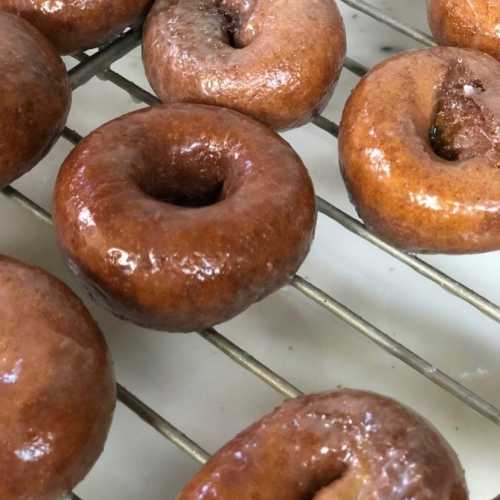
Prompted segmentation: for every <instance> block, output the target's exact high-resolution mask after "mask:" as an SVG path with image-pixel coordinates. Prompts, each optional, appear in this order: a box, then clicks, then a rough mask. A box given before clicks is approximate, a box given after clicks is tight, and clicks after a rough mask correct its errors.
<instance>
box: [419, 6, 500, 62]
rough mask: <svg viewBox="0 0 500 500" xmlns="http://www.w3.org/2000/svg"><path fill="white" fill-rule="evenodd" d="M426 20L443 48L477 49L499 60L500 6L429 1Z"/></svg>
mask: <svg viewBox="0 0 500 500" xmlns="http://www.w3.org/2000/svg"><path fill="white" fill-rule="evenodd" d="M427 16H428V19H429V25H430V27H431V31H432V34H433V35H434V38H435V39H436V41H437V42H438V43H439V44H440V45H452V46H456V47H463V48H471V49H478V50H481V51H483V52H486V53H487V54H490V55H492V56H493V57H495V58H497V59H499V60H500V3H499V2H496V1H495V2H491V1H490V0H474V1H472V2H471V1H470V0H427Z"/></svg>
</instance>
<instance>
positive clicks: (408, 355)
mask: <svg viewBox="0 0 500 500" xmlns="http://www.w3.org/2000/svg"><path fill="white" fill-rule="evenodd" d="M342 1H343V2H344V3H346V4H347V5H349V6H351V7H352V8H354V9H357V10H359V11H361V12H364V13H365V14H367V15H369V16H371V17H373V18H374V19H376V20H378V21H380V22H382V23H384V24H386V25H388V26H390V27H392V28H394V29H395V30H397V31H399V32H401V33H403V34H405V35H407V36H409V37H411V38H413V39H414V40H416V41H418V42H420V43H423V44H425V45H428V46H432V45H434V42H433V41H432V39H431V38H430V37H429V36H428V35H426V34H425V33H423V32H421V31H419V30H416V29H414V28H411V27H410V26H408V25H406V24H405V23H403V22H401V21H398V20H396V19H394V18H392V17H390V16H388V15H387V14H385V13H384V12H382V11H381V10H379V9H378V8H376V7H374V6H372V5H370V4H369V3H367V2H365V1H363V0H342ZM140 41H141V27H137V28H134V29H131V30H130V31H128V32H127V33H126V34H124V35H122V36H121V37H120V38H118V39H117V40H116V41H114V42H113V43H111V44H110V45H109V46H107V47H105V48H103V49H102V50H100V51H98V52H97V53H96V54H94V55H92V56H87V55H85V54H80V55H78V56H75V57H77V59H78V60H79V61H80V63H79V64H78V65H77V66H76V67H74V68H73V69H72V70H70V71H69V76H70V80H71V84H72V87H73V89H76V88H78V87H79V86H81V85H83V84H85V83H86V82H88V81H89V80H90V79H91V78H92V77H94V76H99V77H100V78H103V79H106V80H109V81H110V82H112V83H114V84H115V85H117V86H118V87H120V88H121V89H123V90H124V91H126V92H128V93H129V94H130V95H131V96H132V97H133V98H134V99H138V100H140V101H142V102H144V103H146V104H148V105H154V104H158V103H159V102H160V101H159V99H158V98H157V97H156V96H154V95H153V94H151V93H150V92H148V91H146V90H145V89H142V88H141V87H139V86H138V85H136V84H135V83H133V82H131V81H130V80H128V79H126V78H124V77H123V76H122V75H120V74H118V73H116V72H114V71H113V70H111V69H110V68H109V67H110V65H111V64H112V63H113V62H115V61H116V60H118V59H120V58H121V57H123V56H124V55H125V54H127V53H128V52H130V51H131V50H132V49H133V48H135V47H137V46H138V45H139V44H140ZM345 67H346V68H348V69H349V70H350V71H352V72H353V73H355V74H357V75H358V76H363V75H364V74H365V73H366V72H367V70H368V69H367V68H366V67H365V66H363V65H362V64H360V63H358V62H356V61H354V60H352V59H349V58H347V59H346V62H345ZM313 123H314V124H315V125H317V126H318V127H320V128H321V129H322V130H324V131H326V132H328V133H330V134H332V135H333V136H335V137H336V136H337V135H338V125H337V124H336V123H334V122H332V121H330V120H328V119H327V118H325V117H323V116H316V117H315V118H314V119H313ZM63 136H64V137H65V138H66V139H67V140H69V141H70V142H71V143H73V144H77V143H78V142H79V141H80V140H81V136H80V135H79V134H78V133H77V132H75V131H73V130H71V129H69V128H66V129H65V130H64V132H63ZM2 193H3V194H4V195H5V196H6V197H8V198H10V199H12V200H14V201H16V202H17V203H19V204H20V205H21V206H22V207H24V208H25V209H27V210H29V211H30V212H31V213H32V214H34V215H35V216H36V217H37V218H38V219H40V220H42V221H43V222H45V223H47V224H52V219H51V216H50V214H49V213H48V212H47V211H46V210H44V209H43V208H41V207H40V206H38V205H37V204H36V203H35V202H33V201H32V200H30V199H29V198H27V197H26V196H25V195H23V194H22V193H20V192H19V191H17V190H16V189H14V188H13V187H11V186H9V187H7V188H5V189H4V190H3V191H2ZM318 207H319V210H320V211H321V212H322V213H323V214H325V215H327V216H328V217H330V218H332V219H333V220H335V221H337V222H338V223H340V224H341V225H342V226H343V227H345V228H346V229H348V230H349V231H351V232H353V233H354V234H357V235H358V236H360V237H362V238H364V239H365V240H367V241H369V242H370V243H372V244H374V245H375V246H377V247H378V248H380V249H382V250H384V251H385V252H387V253H389V254H390V255H392V256H393V257H395V258H397V259H398V260H400V261H401V262H403V263H405V264H406V265H408V266H409V267H411V268H412V269H414V270H415V271H417V272H418V273H420V274H422V275H423V276H425V277H427V278H429V279H430V280H432V281H433V282H435V283H437V284H439V285H440V286H441V287H443V288H444V289H445V290H447V291H448V292H450V293H452V294H454V295H455V296H457V297H459V298H461V299H462V300H464V301H466V302H468V303H470V304H471V305H473V306H474V307H476V308H477V309H478V310H479V311H481V312H482V313H483V314H485V315H487V316H489V317H491V318H492V319H494V320H496V321H500V308H499V306H498V305H496V304H493V303H492V302H490V301H489V300H487V299H486V298H484V297H482V296H481V295H479V294H477V293H476V292H474V291H473V290H471V289H469V288H467V287H465V286H464V285H462V284H461V283H459V282H457V281H456V280H453V279H452V278H450V277H449V276H447V275H446V274H444V273H442V272H441V271H439V270H437V269H435V268H434V267H432V266H430V265H429V264H427V263H426V262H424V261H422V260H421V259H419V258H417V257H413V256H410V255H408V254H406V253H404V252H401V251H400V250H398V249H396V248H394V247H392V246H390V245H388V244H387V243H385V242H383V241H382V240H380V239H379V238H378V237H376V236H374V235H373V234H371V233H370V232H369V231H368V230H367V229H366V228H365V226H364V225H363V224H362V223H361V222H359V221H357V220H356V219H354V218H352V217H350V216H349V215H347V214H345V213H344V212H342V211H341V210H340V209H338V208H337V207H334V206H333V205H331V204H330V203H329V202H327V201H326V200H324V199H322V198H318ZM292 284H293V286H294V287H295V288H296V289H297V290H298V291H300V292H301V293H303V294H304V295H305V296H306V297H308V298H309V299H311V300H312V301H314V302H316V303H317V304H319V305H321V306H322V307H323V308H325V309H326V310H328V311H329V312H330V313H332V314H333V315H335V316H336V317H338V318H340V319H341V320H343V321H344V322H346V323H347V324H349V325H351V326H352V327H353V328H354V329H355V330H356V331H358V332H360V333H362V334H363V335H365V336H366V337H367V338H369V339H370V340H371V341H372V342H374V343H376V344H377V345H378V346H380V347H381V348H382V349H384V350H385V351H386V352H388V353H390V354H391V355H393V356H395V357H396V358H398V359H400V360H401V361H403V362H404V363H406V364H408V365H409V366H411V367H412V368H414V369H415V370H417V371H418V372H419V373H421V374H422V375H423V376H425V377H426V378H427V379H429V380H430V381H432V382H433V383H435V384H437V385H439V386H440V387H442V388H443V389H445V390H446V391H448V392H449V393H451V394H453V395H454V396H455V397H457V398H458V399H460V400H461V401H463V402H464V403H465V404H467V405H468V406H470V407H471V408H473V409H474V410H476V411H477V412H478V413H480V414H481V415H483V416H485V417H486V418H488V419H489V420H491V421H493V422H495V423H496V424H500V410H499V409H498V408H496V407H494V406H493V405H491V404H490V403H488V402H487V401H485V400H483V399H482V398H481V397H479V396H478V395H476V394H474V393H473V392H472V391H470V390H469V389H467V388H466V387H464V386H462V385H461V384H459V383H458V382H457V381H455V380H453V379H452V378H450V377H449V376H448V375H446V374H445V373H443V372H441V371H440V370H438V369H437V368H435V367H434V366H432V365H431V364H430V363H428V362H427V361H425V360H424V359H422V358H421V357H419V356H418V355H417V354H415V353H413V352H412V351H410V350H409V349H407V348H406V347H405V346H403V345H402V344H400V343H398V342H396V341H395V340H394V339H392V338H391V337H390V336H388V335H387V334H386V333H384V332H383V331H381V330H380V329H378V328H376V327H375V326H373V325H371V324H370V323H369V322H368V321H366V320H365V319H363V318H362V317H360V316H359V315H357V314H356V313H355V312H353V311H351V310H350V309H348V308H347V307H346V306H344V305H343V304H341V303H339V302H338V301H336V300H335V299H333V298H332V297H331V296H329V295H328V294H327V293H326V292H324V291H322V290H320V289H319V288H317V287H315V286H314V285H313V284H311V283H309V282H308V281H306V280H304V279H303V278H301V277H300V276H296V277H295V278H294V280H293V282H292ZM199 335H200V336H201V337H202V338H203V339H205V340H206V341H208V342H210V343H211V344H212V345H214V346H215V347H216V348H218V349H219V350H220V351H221V352H222V353H224V354H225V355H227V356H228V357H230V358H231V359H232V360H233V361H235V362H236V363H238V364H239V365H240V366H242V367H243V368H245V369H247V370H248V371H250V372H251V373H253V374H254V375H256V376H257V377H259V378H260V379H262V380H263V381H264V382H265V383H267V384H268V385H269V386H271V387H272V388H274V389H275V390H276V391H278V392H279V393H280V394H282V395H283V396H285V397H287V398H293V397H296V396H299V395H300V394H302V393H301V391H300V390H299V389H297V388H296V387H295V386H293V385H292V384H291V383H290V382H288V381H287V380H285V379H284V378H283V377H281V376H279V375H278V374H276V373H275V372H274V371H272V370H271V369H270V368H268V367H267V366H265V365H264V364H262V363H261V362H260V361H258V360H257V359H255V358H254V357H253V356H251V355H250V354H249V353H247V352H246V351H244V350H243V349H241V348H240V347H239V346H237V345H236V344H234V343H233V342H231V341H229V340H228V339H226V338H225V337H223V336H222V335H221V334H220V333H218V332H217V331H216V330H215V329H209V330H207V331H204V332H200V333H199ZM117 390H118V398H119V400H120V401H121V402H122V403H123V404H125V405H126V406H127V407H128V408H129V409H130V410H131V411H133V412H134V413H135V414H136V415H137V416H139V417H140V418H141V419H142V420H144V421H145V422H146V423H148V424H149V425H150V426H152V427H153V428H154V429H156V430H157V431H158V432H159V433H160V434H161V435H162V436H164V437H165V438H167V439H168V440H170V441H171V442H172V443H174V444H175V445H176V446H177V447H178V448H179V449H181V450H182V451H184V452H185V453H187V454H188V455H189V456H191V457H192V458H193V459H195V460H196V461H198V462H199V463H205V462H206V461H207V460H208V458H209V454H208V452H207V451H205V450H204V449H203V448H202V447H200V446H199V445H198V444H197V443H195V442H194V441H193V440H192V439H190V438H189V437H188V436H186V435H185V434H183V433H182V432H181V431H180V430H179V429H177V428H176V427H175V426H174V425H173V424H171V423H169V422H168V421H166V420H165V419H164V418H163V417H161V416H160V415H159V414H158V413H156V412H155V411H154V410H153V409H152V408H150V407H149V406H147V405H146V404H145V403H144V402H142V401H141V400H140V399H138V398H137V397H136V396H135V395H134V394H132V393H131V392H130V391H128V390H127V389H126V388H125V387H123V386H121V385H120V384H118V385H117ZM72 498H73V500H79V497H78V496H77V495H75V494H73V495H72Z"/></svg>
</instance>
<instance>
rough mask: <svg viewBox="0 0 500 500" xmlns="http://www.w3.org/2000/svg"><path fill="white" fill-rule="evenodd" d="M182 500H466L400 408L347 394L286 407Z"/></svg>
mask: <svg viewBox="0 0 500 500" xmlns="http://www.w3.org/2000/svg"><path fill="white" fill-rule="evenodd" d="M177 498H178V500H215V499H217V500H234V499H238V500H275V499H277V498H283V499H285V498H286V499H287V500H304V499H307V500H309V499H310V500H344V499H354V498H355V499H357V500H374V499H384V500H407V499H409V498H411V499H412V500H467V498H468V493H467V487H466V485H465V479H464V474H463V470H462V468H461V466H460V463H459V461H458V458H457V457H456V455H455V453H454V452H453V450H452V449H451V448H450V447H449V445H448V444H447V443H446V441H445V440H444V439H443V438H442V436H440V434H439V433H438V432H437V431H436V430H435V429H434V428H433V427H432V426H431V425H430V424H429V423H428V422H427V421H425V420H424V419H423V418H421V417H419V416H418V415H416V414H415V413H414V412H412V411H411V410H409V409H407V408H405V407H404V406H401V405H400V404H398V403H396V402H395V401H393V400H391V399H388V398H385V397H382V396H378V395H375V394H372V393H367V392H362V391H352V390H343V391H338V392H332V393H325V394H320V395H314V396H305V397H301V398H298V399H296V400H292V401H288V402H286V403H284V404H283V405H282V406H281V407H280V408H278V409H277V410H275V411H274V412H273V413H271V414H270V415H268V416H266V417H264V418H263V419H262V420H260V421H259V422H257V423H256V424H254V425H252V426H251V427H249V428H248V429H247V430H245V431H243V432H242V433H241V434H239V435H238V436H236V437H235V438H234V439H233V440H232V441H231V442H229V443H228V444H227V445H226V446H225V447H224V448H222V449H221V450H220V451H219V452H217V453H216V454H215V455H214V456H213V457H212V458H211V459H210V460H209V462H208V463H207V464H206V465H205V466H204V467H203V468H202V469H201V471H200V472H199V473H198V474H197V475H196V476H195V477H194V478H193V479H192V480H191V481H190V482H189V483H188V485H187V486H186V487H185V488H184V490H183V491H182V492H181V493H180V494H179V496H178V497H177Z"/></svg>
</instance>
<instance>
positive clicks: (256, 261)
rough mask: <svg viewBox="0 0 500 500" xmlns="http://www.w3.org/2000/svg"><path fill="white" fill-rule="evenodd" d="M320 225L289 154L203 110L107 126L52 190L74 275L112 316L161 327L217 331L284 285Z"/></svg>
mask: <svg viewBox="0 0 500 500" xmlns="http://www.w3.org/2000/svg"><path fill="white" fill-rule="evenodd" d="M110 145H112V147H110ZM315 217H316V213H315V199H314V192H313V188H312V184H311V180H310V178H309V176H308V174H307V171H306V169H305V167H304V165H303V163H302V162H301V160H300V158H299V157H298V156H297V155H296V153H295V152H294V151H293V150H292V148H291V147H290V146H289V145H288V144H287V143H286V142H285V141H284V140H282V139H281V138H280V137H279V136H278V135H276V134H275V133H274V132H273V131H272V130H270V129H268V128H267V127H265V126H264V125H262V124H260V123H258V122H256V121H254V120H252V119H251V118H248V117H246V116H244V115H241V114H239V113H237V112H235V111H230V110H227V109H224V108H216V107H212V106H204V105H189V104H172V105H168V106H159V107H155V108H150V109H146V110H141V111H139V112H135V113H131V114H129V115H125V116H124V117H122V118H119V119H117V120H114V121H112V122H110V123H108V124H107V125H104V126H103V127H101V128H100V129H98V130H97V131H96V132H94V133H93V134H91V135H90V136H89V137H87V138H86V139H85V140H84V141H83V142H82V143H81V144H80V145H79V146H77V148H76V149H75V150H74V151H73V153H72V154H71V155H70V156H69V157H68V159H67V160H66V162H65V163H64V165H63V167H62V169H61V171H60V174H59V177H58V180H57V184H56V190H55V222H56V228H57V234H58V237H59V242H60V244H61V246H62V248H63V250H64V252H65V254H66V256H67V258H68V260H69V264H70V267H71V268H72V269H73V270H75V271H76V272H77V274H79V275H80V276H81V277H82V278H83V279H84V281H86V282H87V283H88V284H90V285H91V288H92V289H93V290H94V292H93V293H96V294H97V295H98V296H99V297H100V298H101V299H102V300H103V301H104V303H105V304H106V305H107V306H108V307H109V308H110V309H111V310H112V311H114V312H115V314H117V315H118V316H120V317H123V318H126V319H129V320H132V321H134V322H136V323H138V324H140V325H143V326H146V327H150V328H154V329H158V330H167V331H193V330H199V329H203V328H206V327H209V326H212V325H214V324H217V323H221V322H223V321H225V320H228V319H230V318H232V317H233V316H235V315H236V314H238V313H240V312H242V311H243V310H244V309H246V308H247V307H248V306H250V305H251V304H252V303H254V302H256V301H258V300H260V299H262V298H263V297H265V296H266V295H268V294H269V293H271V292H273V291H275V290H276V289H278V288H279V287H281V286H283V285H284V284H286V283H287V282H288V281H289V279H290V278H291V277H292V276H293V274H294V273H295V271H296V270H297V268H298V267H299V266H300V264H301V263H302V261H303V260H304V258H305V256H306V254H307V252H308V250H309V247H310V244H311V240H312V237H313V231H314V225H315Z"/></svg>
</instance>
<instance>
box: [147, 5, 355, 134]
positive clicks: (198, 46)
mask: <svg viewBox="0 0 500 500" xmlns="http://www.w3.org/2000/svg"><path fill="white" fill-rule="evenodd" d="M345 45H346V41H345V32H344V26H343V22H342V18H341V17H340V13H339V11H338V9H337V6H336V4H335V2H334V0H259V1H257V0H157V1H156V3H155V4H154V6H153V8H152V10H151V12H150V14H149V17H148V21H147V24H146V28H145V36H144V48H143V55H144V64H145V69H146V74H147V76H148V79H149V81H150V83H151V85H152V87H153V89H154V90H155V91H156V93H157V94H158V96H159V97H160V98H161V99H162V100H163V101H164V102H195V103H205V104H215V105H219V106H224V107H228V108H232V109H236V110H238V111H240V112H242V113H245V114H248V115H250V116H253V117H254V118H257V119H258V120H261V121H263V122H265V123H267V124H268V125H270V126H272V127H273V128H276V129H286V128H291V127H296V126H299V125H301V124H303V123H305V122H307V121H309V120H310V119H311V117H312V116H313V115H314V114H315V113H317V112H320V111H321V110H322V109H323V108H324V106H325V105H326V104H327V102H328V100H329V98H330V96H331V94H332V92H333V90H334V87H335V84H336V82H337V79H338V77H339V74H340V70H341V68H342V63H343V60H344V55H345Z"/></svg>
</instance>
